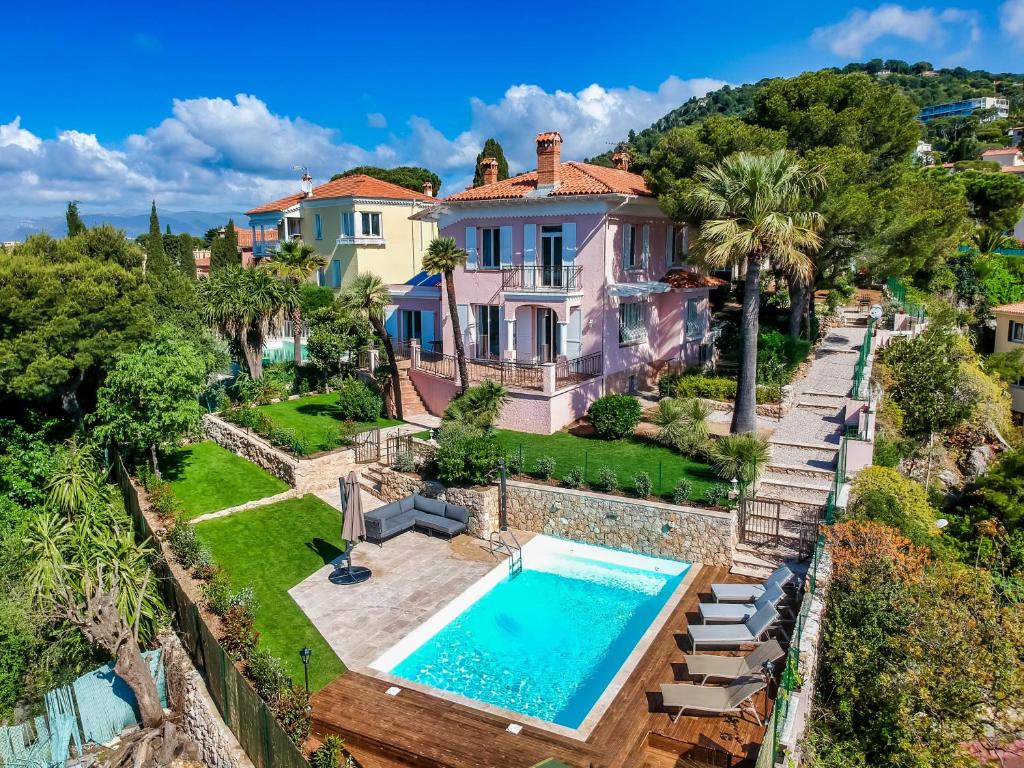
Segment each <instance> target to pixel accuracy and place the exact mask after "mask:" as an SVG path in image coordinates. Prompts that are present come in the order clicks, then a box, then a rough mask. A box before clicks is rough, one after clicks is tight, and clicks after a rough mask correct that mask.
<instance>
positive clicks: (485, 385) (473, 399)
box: [442, 381, 509, 429]
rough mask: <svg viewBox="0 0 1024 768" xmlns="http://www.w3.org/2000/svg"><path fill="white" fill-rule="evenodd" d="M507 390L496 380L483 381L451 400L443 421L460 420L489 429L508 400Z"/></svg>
mask: <svg viewBox="0 0 1024 768" xmlns="http://www.w3.org/2000/svg"><path fill="white" fill-rule="evenodd" d="M508 397H509V395H508V390H507V389H505V387H503V386H502V385H501V384H499V383H497V382H496V381H483V382H481V383H479V384H476V385H474V386H472V387H470V388H469V389H467V390H466V391H465V392H463V393H462V394H460V395H458V396H457V397H456V398H455V399H454V400H452V401H451V402H450V403H449V404H448V407H447V408H446V409H445V411H444V415H443V417H442V419H443V421H462V422H465V423H466V424H469V425H470V426H474V427H479V428H480V429H490V428H491V427H493V426H494V422H495V421H497V420H498V416H500V415H501V409H502V408H504V407H505V403H507V402H508Z"/></svg>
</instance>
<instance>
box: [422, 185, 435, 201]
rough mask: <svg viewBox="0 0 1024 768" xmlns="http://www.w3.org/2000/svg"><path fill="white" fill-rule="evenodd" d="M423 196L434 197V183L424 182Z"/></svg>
mask: <svg viewBox="0 0 1024 768" xmlns="http://www.w3.org/2000/svg"><path fill="white" fill-rule="evenodd" d="M423 194H424V195H426V196H427V197H433V196H434V184H433V183H432V182H429V181H424V182H423Z"/></svg>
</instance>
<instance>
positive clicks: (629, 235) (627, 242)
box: [622, 224, 633, 269]
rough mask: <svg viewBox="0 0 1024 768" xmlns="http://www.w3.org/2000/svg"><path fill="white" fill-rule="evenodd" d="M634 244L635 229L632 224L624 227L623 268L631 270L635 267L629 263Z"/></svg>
mask: <svg viewBox="0 0 1024 768" xmlns="http://www.w3.org/2000/svg"><path fill="white" fill-rule="evenodd" d="M632 242H633V227H632V225H630V224H623V225H622V266H623V267H624V268H626V269H630V268H631V267H632V266H633V265H632V264H630V263H629V251H630V248H631V247H632Z"/></svg>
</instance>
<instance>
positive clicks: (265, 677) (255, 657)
mask: <svg viewBox="0 0 1024 768" xmlns="http://www.w3.org/2000/svg"><path fill="white" fill-rule="evenodd" d="M246 669H247V670H248V672H249V677H250V678H252V682H253V685H254V686H255V688H256V693H258V694H259V695H260V698H262V699H263V700H264V701H267V702H270V703H271V704H273V703H274V702H275V701H277V698H278V696H280V694H281V691H282V690H283V689H284V688H287V687H288V686H289V685H290V681H289V679H288V674H287V673H286V672H285V671H284V665H283V664H282V663H281V660H280V659H279V658H277V657H276V656H274V655H273V654H272V653H271V652H270V651H268V650H267V649H266V648H255V649H253V651H252V652H251V653H250V654H249V658H248V660H247V661H246Z"/></svg>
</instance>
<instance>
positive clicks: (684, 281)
mask: <svg viewBox="0 0 1024 768" xmlns="http://www.w3.org/2000/svg"><path fill="white" fill-rule="evenodd" d="M659 282H662V283H668V284H669V285H671V286H672V287H673V288H674V289H676V290H677V291H686V290H691V289H693V288H717V287H718V286H720V285H725V284H726V283H725V280H722V279H720V278H717V277H712V276H711V275H702V274H701V273H700V272H690V271H688V270H685V269H673V270H671V271H669V272H668V273H666V274H665V276H664V277H662V278H661V280H660V281H659Z"/></svg>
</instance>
